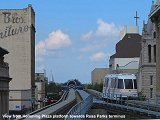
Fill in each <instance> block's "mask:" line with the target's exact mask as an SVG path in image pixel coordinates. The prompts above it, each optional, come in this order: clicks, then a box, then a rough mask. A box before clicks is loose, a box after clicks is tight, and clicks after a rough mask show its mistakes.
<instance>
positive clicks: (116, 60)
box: [109, 26, 142, 74]
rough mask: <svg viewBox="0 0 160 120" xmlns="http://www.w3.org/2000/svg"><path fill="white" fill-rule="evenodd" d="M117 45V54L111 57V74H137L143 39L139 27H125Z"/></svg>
mask: <svg viewBox="0 0 160 120" xmlns="http://www.w3.org/2000/svg"><path fill="white" fill-rule="evenodd" d="M120 39H121V40H120V41H119V42H118V43H117V44H116V53H115V54H113V55H112V56H110V60H109V68H110V73H134V74H135V73H137V72H138V65H139V57H140V51H141V40H142V37H141V35H139V33H138V26H133V27H131V26H130V27H127V26H126V27H124V29H123V30H122V31H121V33H120Z"/></svg>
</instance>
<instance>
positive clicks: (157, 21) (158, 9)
mask: <svg viewBox="0 0 160 120" xmlns="http://www.w3.org/2000/svg"><path fill="white" fill-rule="evenodd" d="M149 18H150V19H151V21H152V22H153V23H154V25H155V30H156V101H157V102H158V103H159V104H160V0H157V2H156V4H155V5H153V8H152V10H151V12H150V14H149Z"/></svg>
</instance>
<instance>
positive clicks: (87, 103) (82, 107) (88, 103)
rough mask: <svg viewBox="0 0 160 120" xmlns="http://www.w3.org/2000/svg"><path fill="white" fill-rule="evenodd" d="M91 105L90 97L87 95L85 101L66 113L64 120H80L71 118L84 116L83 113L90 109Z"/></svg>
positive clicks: (91, 98)
mask: <svg viewBox="0 0 160 120" xmlns="http://www.w3.org/2000/svg"><path fill="white" fill-rule="evenodd" d="M92 103H93V97H92V95H89V96H88V97H87V98H86V99H85V100H83V101H81V102H79V103H78V104H76V105H75V106H73V107H72V109H71V110H70V111H69V112H68V113H67V116H68V117H67V118H65V120H80V119H81V118H77V117H71V116H76V115H85V113H86V112H87V111H88V110H89V109H90V108H91V106H92Z"/></svg>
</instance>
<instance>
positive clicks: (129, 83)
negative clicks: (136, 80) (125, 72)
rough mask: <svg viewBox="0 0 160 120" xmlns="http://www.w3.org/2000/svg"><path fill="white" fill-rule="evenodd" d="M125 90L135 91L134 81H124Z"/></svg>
mask: <svg viewBox="0 0 160 120" xmlns="http://www.w3.org/2000/svg"><path fill="white" fill-rule="evenodd" d="M124 83H125V89H133V83H132V79H124Z"/></svg>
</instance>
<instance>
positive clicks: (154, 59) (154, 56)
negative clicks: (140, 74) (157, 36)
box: [154, 45, 156, 62]
mask: <svg viewBox="0 0 160 120" xmlns="http://www.w3.org/2000/svg"><path fill="white" fill-rule="evenodd" d="M154 62H156V45H154Z"/></svg>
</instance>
